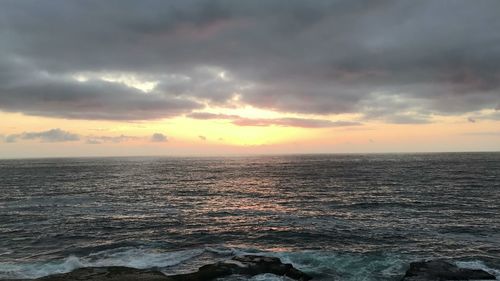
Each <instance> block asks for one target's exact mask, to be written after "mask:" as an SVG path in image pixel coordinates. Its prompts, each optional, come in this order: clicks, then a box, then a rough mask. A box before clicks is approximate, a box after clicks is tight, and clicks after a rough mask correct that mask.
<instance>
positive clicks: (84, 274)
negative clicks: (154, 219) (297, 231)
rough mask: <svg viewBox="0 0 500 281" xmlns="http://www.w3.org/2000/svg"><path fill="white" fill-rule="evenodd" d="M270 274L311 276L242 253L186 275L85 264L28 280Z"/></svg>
mask: <svg viewBox="0 0 500 281" xmlns="http://www.w3.org/2000/svg"><path fill="white" fill-rule="evenodd" d="M264 273H271V274H274V275H278V276H286V277H288V278H290V279H293V280H298V281H307V280H310V279H311V277H310V276H309V275H307V274H306V273H304V272H302V271H300V270H298V269H296V268H294V267H293V266H292V265H291V264H286V263H282V262H281V260H280V259H279V258H274V257H264V256H255V255H245V256H237V257H233V258H232V259H230V260H227V261H222V262H217V263H214V264H208V265H204V266H202V267H200V268H199V269H198V271H196V272H193V273H187V274H178V275H170V276H166V275H164V274H163V273H161V272H160V271H157V270H154V269H135V268H130V267H122V266H109V267H85V268H79V269H76V270H74V271H71V272H68V273H62V274H54V275H49V276H46V277H42V278H38V279H31V280H39V281H70V280H88V281H97V280H105V281H208V280H214V279H216V278H221V277H225V276H229V275H232V274H238V275H248V276H254V275H259V274H264Z"/></svg>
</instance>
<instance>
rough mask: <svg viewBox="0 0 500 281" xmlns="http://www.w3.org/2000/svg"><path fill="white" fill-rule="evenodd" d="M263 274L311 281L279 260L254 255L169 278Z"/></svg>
mask: <svg viewBox="0 0 500 281" xmlns="http://www.w3.org/2000/svg"><path fill="white" fill-rule="evenodd" d="M263 273H272V274H275V275H279V276H287V277H289V278H291V279H294V280H299V281H307V280H311V277H310V276H309V275H307V274H305V273H304V272H302V271H300V270H298V269H296V268H294V267H293V266H292V265H291V264H286V263H282V262H281V260H280V259H279V258H273V257H263V256H254V255H246V256H241V257H234V258H233V259H231V260H228V261H223V262H218V263H216V264H209V265H205V266H202V267H200V269H199V270H198V271H197V272H194V273H188V274H182V275H176V276H171V278H172V280H175V281H181V280H182V281H204V280H213V279H215V278H220V277H224V276H228V275H232V274H239V275H249V276H253V275H258V274H263Z"/></svg>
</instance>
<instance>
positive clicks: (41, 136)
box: [4, 129, 80, 142]
mask: <svg viewBox="0 0 500 281" xmlns="http://www.w3.org/2000/svg"><path fill="white" fill-rule="evenodd" d="M4 140H5V142H16V141H18V140H39V141H43V142H67V141H78V140H80V135H78V134H73V133H70V132H67V131H63V130H61V129H51V130H48V131H41V132H24V133H22V134H12V135H7V136H6V137H5V138H4Z"/></svg>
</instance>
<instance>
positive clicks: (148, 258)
mask: <svg viewBox="0 0 500 281" xmlns="http://www.w3.org/2000/svg"><path fill="white" fill-rule="evenodd" d="M203 252H204V249H190V250H182V251H174V252H164V251H163V252H160V251H158V250H155V249H143V248H128V247H127V248H117V249H112V250H106V251H100V252H96V253H93V254H90V255H88V256H85V257H76V256H69V257H67V258H65V259H62V260H55V261H49V262H35V263H1V262H0V278H12V279H23V278H27V279H31V278H39V277H43V276H47V275H51V274H58V273H66V272H70V271H72V270H75V269H77V268H81V267H101V266H127V267H133V268H140V269H143V268H151V267H169V266H174V265H177V264H180V263H182V262H184V261H187V260H190V259H192V258H194V257H196V256H199V255H201V254H202V253H203Z"/></svg>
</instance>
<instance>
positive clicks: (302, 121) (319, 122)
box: [186, 112, 362, 128]
mask: <svg viewBox="0 0 500 281" xmlns="http://www.w3.org/2000/svg"><path fill="white" fill-rule="evenodd" d="M186 116H187V117H189V118H193V119H199V120H212V119H220V120H224V119H226V120H231V123H232V124H234V125H237V126H258V127H267V126H281V127H299V128H332V127H349V126H360V125H362V124H361V123H359V122H351V121H330V120H323V119H307V118H291V117H290V118H267V119H266V118H244V117H241V116H238V115H230V114H217V113H209V112H193V113H191V114H188V115H186Z"/></svg>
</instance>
